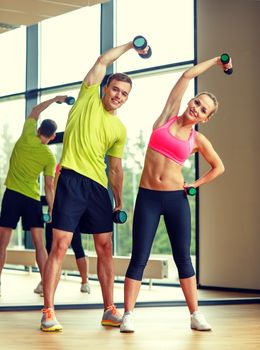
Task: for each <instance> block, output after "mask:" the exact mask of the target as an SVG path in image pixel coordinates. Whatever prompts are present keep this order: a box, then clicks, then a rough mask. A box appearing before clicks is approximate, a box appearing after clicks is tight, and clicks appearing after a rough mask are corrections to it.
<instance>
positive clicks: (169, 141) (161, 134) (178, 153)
mask: <svg viewBox="0 0 260 350" xmlns="http://www.w3.org/2000/svg"><path fill="white" fill-rule="evenodd" d="M177 118H178V117H177V116H174V117H171V118H170V119H169V120H168V122H166V123H165V124H164V125H162V126H160V127H159V128H157V129H155V130H154V131H153V132H152V135H151V137H150V141H149V144H148V147H150V148H152V149H153V150H154V151H157V152H159V153H161V154H163V155H164V156H165V157H167V158H170V159H171V160H173V161H175V162H176V163H178V164H180V165H183V164H184V162H185V160H186V159H188V158H189V156H190V154H191V152H192V150H193V148H194V144H195V133H196V131H195V130H194V129H192V131H191V133H190V136H189V139H188V140H187V141H184V140H180V139H178V138H177V137H175V136H174V135H172V134H171V133H170V130H169V129H170V126H171V125H172V123H174V122H176V120H177Z"/></svg>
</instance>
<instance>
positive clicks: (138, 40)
mask: <svg viewBox="0 0 260 350" xmlns="http://www.w3.org/2000/svg"><path fill="white" fill-rule="evenodd" d="M133 45H134V48H135V49H136V50H137V51H139V50H144V49H146V48H147V49H148V50H147V52H146V53H139V52H138V55H139V56H140V57H142V58H149V57H151V56H152V49H151V47H150V46H148V44H147V40H146V39H145V38H144V37H143V36H142V35H137V36H136V37H135V38H134V40H133Z"/></svg>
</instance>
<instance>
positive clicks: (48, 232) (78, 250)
mask: <svg viewBox="0 0 260 350" xmlns="http://www.w3.org/2000/svg"><path fill="white" fill-rule="evenodd" d="M52 238H53V233H52V225H51V224H46V227H45V240H46V250H47V252H48V254H50V251H51V245H52ZM71 248H72V250H73V252H74V254H75V258H76V259H80V258H84V257H85V252H84V249H83V246H82V240H81V233H80V231H79V230H78V229H76V230H75V232H74V233H73V236H72V240H71Z"/></svg>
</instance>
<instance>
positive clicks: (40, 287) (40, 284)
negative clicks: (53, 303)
mask: <svg viewBox="0 0 260 350" xmlns="http://www.w3.org/2000/svg"><path fill="white" fill-rule="evenodd" d="M33 291H34V293H36V294H43V287H42V282H40V283H39V284H38V286H37V287H36V288H35V289H34V290H33Z"/></svg>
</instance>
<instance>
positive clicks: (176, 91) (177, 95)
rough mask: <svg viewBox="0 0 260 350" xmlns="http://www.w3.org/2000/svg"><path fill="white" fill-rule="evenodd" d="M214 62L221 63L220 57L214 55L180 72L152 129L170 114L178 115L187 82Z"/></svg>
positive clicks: (163, 121)
mask: <svg viewBox="0 0 260 350" xmlns="http://www.w3.org/2000/svg"><path fill="white" fill-rule="evenodd" d="M216 64H219V65H221V62H220V57H214V58H212V59H210V60H207V61H204V62H201V63H199V64H197V65H195V66H193V67H191V68H189V69H187V70H186V71H185V72H184V73H183V74H182V76H181V77H180V78H179V80H178V81H177V83H176V84H175V85H174V87H173V88H172V90H171V92H170V95H169V97H168V99H167V102H166V104H165V107H164V109H163V111H162V113H161V115H160V117H159V118H158V119H157V120H156V121H155V123H154V125H153V129H156V128H158V127H160V126H161V125H163V124H164V123H166V122H167V121H168V119H169V118H170V117H171V116H172V115H178V113H179V109H180V104H181V100H182V97H183V95H184V93H185V91H186V90H187V87H188V85H189V82H190V81H191V80H192V79H194V78H196V77H197V76H199V75H200V74H202V73H204V72H205V71H206V70H208V69H209V68H211V67H213V66H214V65H216Z"/></svg>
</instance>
